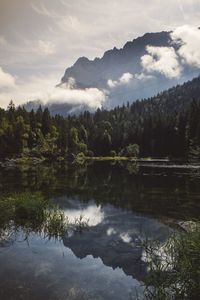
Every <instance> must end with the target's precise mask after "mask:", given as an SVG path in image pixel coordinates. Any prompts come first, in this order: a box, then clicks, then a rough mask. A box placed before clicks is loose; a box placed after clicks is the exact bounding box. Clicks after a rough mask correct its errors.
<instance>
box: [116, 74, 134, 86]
mask: <svg viewBox="0 0 200 300" xmlns="http://www.w3.org/2000/svg"><path fill="white" fill-rule="evenodd" d="M132 78H133V75H132V74H131V73H124V74H123V75H122V76H121V77H120V79H119V81H120V82H121V83H122V84H127V83H129V82H130V80H131V79H132Z"/></svg>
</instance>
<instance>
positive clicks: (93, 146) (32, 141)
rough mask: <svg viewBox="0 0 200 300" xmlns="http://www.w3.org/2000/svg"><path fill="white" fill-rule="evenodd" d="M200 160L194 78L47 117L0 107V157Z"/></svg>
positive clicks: (199, 89) (199, 107)
mask: <svg viewBox="0 0 200 300" xmlns="http://www.w3.org/2000/svg"><path fill="white" fill-rule="evenodd" d="M138 152H140V156H141V157H149V156H150V157H171V158H183V159H190V160H193V159H200V78H197V79H194V80H193V81H191V82H189V83H186V84H184V85H183V86H177V87H175V88H172V89H170V90H168V91H166V92H163V93H161V94H158V95H157V96H156V97H153V98H150V99H146V100H141V101H136V102H134V103H132V104H129V103H127V104H126V105H123V106H121V107H119V106H118V107H116V108H114V109H112V110H106V109H97V111H96V112H95V113H90V112H89V111H85V112H83V113H81V114H80V115H78V116H70V115H69V116H68V117H66V118H64V117H63V116H61V115H55V116H51V115H50V112H49V110H48V108H44V109H42V108H41V107H39V108H38V109H37V110H36V111H34V110H31V111H27V110H26V109H25V108H23V107H17V108H15V105H14V103H13V102H12V101H11V102H10V104H9V106H8V108H7V109H6V110H4V109H0V158H5V157H17V156H22V155H31V156H36V157H37V156H44V157H57V156H65V155H67V154H69V153H73V154H74V155H77V154H79V153H82V154H84V155H86V156H93V155H94V156H110V155H111V156H116V155H119V156H133V155H137V154H138Z"/></svg>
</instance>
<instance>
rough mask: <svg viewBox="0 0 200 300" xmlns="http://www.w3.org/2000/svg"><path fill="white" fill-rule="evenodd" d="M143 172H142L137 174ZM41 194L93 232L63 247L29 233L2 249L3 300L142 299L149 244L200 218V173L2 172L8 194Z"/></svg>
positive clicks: (75, 234)
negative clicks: (85, 221) (180, 223)
mask: <svg viewBox="0 0 200 300" xmlns="http://www.w3.org/2000/svg"><path fill="white" fill-rule="evenodd" d="M137 171H138V172H137ZM24 191H29V192H36V191H40V192H41V193H42V194H43V195H44V196H45V197H46V198H48V199H52V201H53V202H54V203H55V204H57V205H58V206H59V207H60V208H61V209H62V210H63V211H64V212H65V215H66V216H68V217H69V219H70V221H73V220H74V219H76V218H79V217H80V215H82V216H83V218H84V219H89V221H88V225H89V228H88V229H87V230H85V229H84V230H82V231H81V232H79V231H76V230H71V231H70V232H68V233H66V234H65V236H64V237H63V239H62V240H60V241H55V240H49V239H48V237H45V238H44V237H43V236H42V235H39V234H36V233H34V232H30V234H29V236H26V237H25V236H24V233H23V228H21V231H18V232H15V233H14V234H13V235H12V236H10V237H9V238H7V240H6V241H4V242H3V243H1V244H0V265H1V268H0V299H3V300H18V299H20V300H21V299H22V300H26V299H29V300H36V299H37V300H44V299H48V300H78V299H79V300H80V299H81V300H86V299H87V300H93V299H95V300H108V299H109V300H122V299H135V298H136V289H137V291H139V292H140V291H142V288H141V286H140V283H141V281H142V280H143V279H144V276H145V274H146V269H147V267H146V262H145V260H144V255H143V254H144V251H143V249H142V243H143V241H145V240H146V239H147V238H148V239H150V240H155V239H156V240H159V241H161V242H164V241H165V240H166V239H167V237H168V236H169V234H170V232H171V231H172V229H171V228H170V227H169V225H168V224H176V222H178V221H179V220H183V219H184V220H185V219H187V218H188V219H190V218H193V217H198V216H199V208H200V206H199V205H200V203H199V195H200V173H199V170H198V169H194V168H193V169H190V168H186V169H185V168H165V167H163V168H156V167H154V166H153V167H147V166H143V167H139V168H135V166H134V165H131V164H128V165H123V164H115V165H114V164H112V163H109V162H106V163H104V162H101V163H94V164H85V165H83V166H79V167H77V166H73V165H67V164H50V165H49V164H43V165H36V166H31V167H30V166H23V167H19V166H18V167H13V168H9V169H6V168H0V193H1V194H9V193H16V192H17V193H18V192H24Z"/></svg>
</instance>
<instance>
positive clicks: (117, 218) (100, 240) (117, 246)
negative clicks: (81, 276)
mask: <svg viewBox="0 0 200 300" xmlns="http://www.w3.org/2000/svg"><path fill="white" fill-rule="evenodd" d="M69 202H70V206H71V205H72V202H71V201H68V200H67V199H66V201H65V205H66V206H68V203H69ZM74 205H75V206H76V212H82V211H85V212H87V211H90V210H91V208H93V210H94V211H95V209H94V204H93V203H92V202H89V203H88V204H83V203H80V202H79V201H77V200H76V201H74ZM96 209H97V210H98V211H99V212H100V216H103V218H101V219H100V217H98V221H100V222H95V223H96V224H95V223H94V222H91V223H90V227H89V230H85V231H83V232H81V233H79V232H77V231H74V233H73V234H70V235H67V234H66V236H65V237H64V239H63V243H64V245H65V246H66V247H69V248H70V249H71V250H72V251H73V253H74V254H75V255H76V256H77V257H78V258H81V259H82V258H84V257H87V256H88V255H92V256H93V257H94V258H98V257H99V258H101V260H102V261H103V263H104V265H106V266H110V267H112V268H113V269H116V268H121V269H122V270H123V271H124V273H125V274H127V275H131V276H133V277H134V278H136V279H137V280H143V279H144V276H145V274H146V264H145V263H144V261H143V260H142V248H143V241H145V240H146V239H148V240H149V239H157V240H159V241H161V242H162V241H165V240H166V238H167V237H168V236H169V234H170V231H171V230H170V228H169V227H168V226H166V225H164V224H162V223H160V222H158V221H157V220H155V219H152V218H149V217H145V216H143V215H138V214H134V213H132V212H130V211H128V210H122V209H119V208H115V207H113V206H112V205H108V204H106V205H103V206H101V207H97V206H96ZM68 211H69V212H70V210H68ZM71 211H73V215H76V213H75V214H74V209H72V208H71ZM88 216H89V215H87V217H88Z"/></svg>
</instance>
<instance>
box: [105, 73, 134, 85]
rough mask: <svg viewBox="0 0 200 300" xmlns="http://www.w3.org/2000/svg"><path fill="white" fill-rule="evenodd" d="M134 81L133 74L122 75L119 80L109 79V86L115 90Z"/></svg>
mask: <svg viewBox="0 0 200 300" xmlns="http://www.w3.org/2000/svg"><path fill="white" fill-rule="evenodd" d="M132 79H133V74H131V73H128V72H127V73H124V74H122V76H121V77H120V78H119V79H118V80H112V79H108V81H107V85H108V86H109V87H110V88H115V87H116V86H119V85H126V84H128V83H129V82H130V81H131V80H132Z"/></svg>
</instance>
